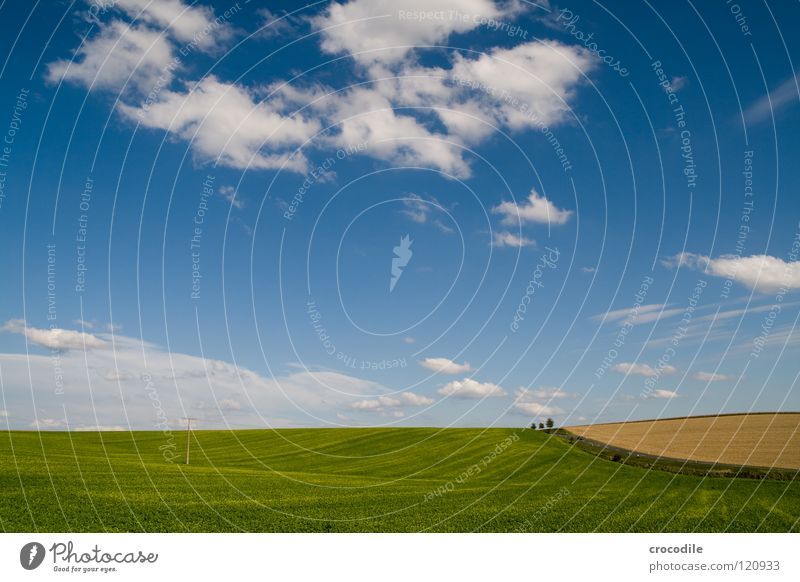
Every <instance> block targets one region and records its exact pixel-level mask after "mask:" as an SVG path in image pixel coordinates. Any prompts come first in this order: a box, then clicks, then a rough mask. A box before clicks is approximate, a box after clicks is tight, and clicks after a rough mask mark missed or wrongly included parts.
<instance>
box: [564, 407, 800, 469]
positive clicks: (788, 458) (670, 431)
mask: <svg viewBox="0 0 800 582" xmlns="http://www.w3.org/2000/svg"><path fill="white" fill-rule="evenodd" d="M566 430H568V431H569V432H571V433H573V434H576V435H579V436H582V437H585V438H588V439H591V440H594V441H599V442H601V443H605V444H608V445H611V446H614V447H619V448H622V449H628V450H631V451H636V452H637V453H643V454H647V455H654V456H662V457H670V458H674V459H689V460H692V461H704V462H711V463H713V462H717V463H724V464H731V465H750V466H757V467H781V468H786V469H800V413H767V414H764V413H759V414H730V415H722V416H695V417H689V418H671V419H663V420H649V421H635V422H620V423H611V424H594V425H584V426H572V427H567V429H566Z"/></svg>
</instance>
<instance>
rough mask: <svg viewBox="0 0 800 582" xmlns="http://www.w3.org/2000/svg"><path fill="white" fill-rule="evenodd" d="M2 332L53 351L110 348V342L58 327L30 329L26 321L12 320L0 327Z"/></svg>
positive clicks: (88, 334)
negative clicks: (26, 339) (21, 336)
mask: <svg viewBox="0 0 800 582" xmlns="http://www.w3.org/2000/svg"><path fill="white" fill-rule="evenodd" d="M0 331H5V332H9V333H18V334H21V335H24V336H25V337H26V338H28V341H30V342H32V343H34V344H37V345H39V346H41V347H44V348H48V349H51V350H60V351H63V350H84V349H86V350H91V349H104V348H108V347H110V344H109V343H108V342H105V341H103V340H102V339H100V338H99V337H97V336H95V335H92V334H90V333H84V332H81V331H73V330H71V329H62V328H57V327H56V328H52V329H39V328H35V327H29V326H28V325H27V324H26V322H25V320H24V319H10V320H8V321H7V322H6V323H5V324H4V325H3V326H2V327H0Z"/></svg>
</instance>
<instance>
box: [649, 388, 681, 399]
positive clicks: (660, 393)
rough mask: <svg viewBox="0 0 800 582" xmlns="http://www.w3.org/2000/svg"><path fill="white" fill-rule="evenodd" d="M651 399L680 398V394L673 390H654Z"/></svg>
mask: <svg viewBox="0 0 800 582" xmlns="http://www.w3.org/2000/svg"><path fill="white" fill-rule="evenodd" d="M649 397H650V398H677V397H678V393H677V392H675V391H673V390H663V389H660V388H659V389H658V390H654V391H653V392H652V393H651V394H650V396H649Z"/></svg>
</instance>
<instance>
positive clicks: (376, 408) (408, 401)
mask: <svg viewBox="0 0 800 582" xmlns="http://www.w3.org/2000/svg"><path fill="white" fill-rule="evenodd" d="M434 402H435V400H434V399H433V398H428V397H427V396H423V395H421V394H415V393H414V392H401V393H399V394H396V395H394V396H379V397H378V398H372V399H366V400H359V401H358V402H354V403H353V404H351V405H350V407H351V408H353V409H355V410H361V411H368V412H380V413H385V414H388V415H392V416H398V415H397V414H396V413H397V412H401V413H402V411H398V410H396V409H397V408H399V407H401V406H428V405H430V404H433V403H434ZM399 416H404V414H401V415H399ZM399 416H398V417H399Z"/></svg>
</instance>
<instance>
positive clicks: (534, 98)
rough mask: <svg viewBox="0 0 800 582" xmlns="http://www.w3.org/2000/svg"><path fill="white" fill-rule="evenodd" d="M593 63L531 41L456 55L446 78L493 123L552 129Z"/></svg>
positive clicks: (570, 49) (566, 49)
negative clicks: (471, 54) (474, 54)
mask: <svg viewBox="0 0 800 582" xmlns="http://www.w3.org/2000/svg"><path fill="white" fill-rule="evenodd" d="M595 65H596V61H595V60H594V58H593V57H592V56H591V54H590V53H589V52H588V51H587V50H585V49H582V48H579V47H576V46H571V45H565V44H561V43H559V42H555V41H533V42H528V43H524V44H518V45H516V46H514V47H513V48H509V49H505V48H494V49H490V50H489V51H487V52H484V53H482V54H481V56H480V57H478V58H477V59H472V58H466V57H464V56H462V55H461V54H457V55H456V56H455V59H454V63H453V67H452V70H451V71H450V78H451V79H452V80H453V81H454V82H456V83H457V84H458V86H459V88H460V89H461V91H462V92H461V93H460V95H461V96H462V97H464V98H465V99H466V100H467V101H473V102H474V103H476V104H478V105H479V108H480V110H481V111H482V112H484V114H485V115H486V116H488V117H489V118H490V119H492V120H494V123H495V124H496V125H500V126H505V127H509V128H511V129H513V130H521V129H526V128H531V127H534V128H536V129H538V130H541V128H542V127H546V128H549V129H550V130H552V129H553V127H554V126H556V125H558V124H559V123H561V122H563V121H564V120H565V119H566V118H567V117H568V116H569V114H570V106H569V102H570V101H571V100H572V99H573V98H574V96H575V89H576V88H577V86H578V85H579V84H580V82H581V81H582V79H583V78H584V75H585V73H587V72H589V71H591V70H592V69H593V68H594V66H595ZM453 108H455V107H453ZM551 220H552V219H551Z"/></svg>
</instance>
